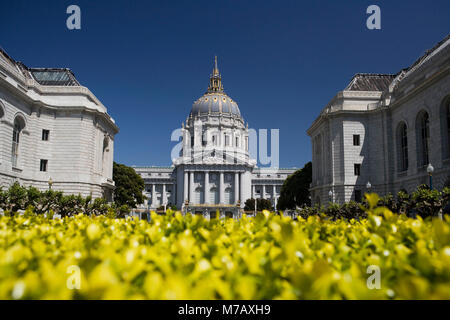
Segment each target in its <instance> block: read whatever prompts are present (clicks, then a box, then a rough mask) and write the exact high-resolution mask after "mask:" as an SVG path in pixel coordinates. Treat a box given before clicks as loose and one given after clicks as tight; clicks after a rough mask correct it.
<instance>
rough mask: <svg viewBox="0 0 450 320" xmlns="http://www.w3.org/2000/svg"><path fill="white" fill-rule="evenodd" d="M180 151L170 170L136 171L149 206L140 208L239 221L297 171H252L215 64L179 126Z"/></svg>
mask: <svg viewBox="0 0 450 320" xmlns="http://www.w3.org/2000/svg"><path fill="white" fill-rule="evenodd" d="M182 136H183V141H182V149H181V151H180V154H179V157H178V158H176V159H173V165H172V166H171V167H166V168H162V167H134V169H135V170H136V172H137V173H139V174H140V175H141V176H142V177H143V178H144V181H145V184H146V193H145V195H146V196H147V198H148V202H147V203H146V204H145V205H144V206H143V207H142V208H151V209H156V208H157V207H159V206H162V205H176V206H177V208H179V209H182V211H183V212H184V213H186V212H191V213H196V214H203V215H205V216H208V217H211V216H215V215H216V213H217V211H219V212H220V215H221V216H230V217H231V216H232V217H235V218H239V217H240V216H241V214H242V209H243V207H244V203H245V201H246V200H247V199H250V198H265V199H271V200H272V203H273V205H274V206H276V202H277V199H278V197H279V193H280V189H281V186H282V184H283V182H284V180H285V179H286V178H287V176H288V175H289V174H291V173H293V172H294V171H295V169H271V170H269V169H266V170H263V171H262V170H261V169H260V168H257V167H256V160H254V159H251V158H250V155H249V132H248V124H246V123H245V122H244V119H243V117H242V115H241V112H240V110H239V106H238V104H237V102H236V101H235V100H234V99H233V98H231V97H230V96H228V95H227V94H226V93H225V91H224V88H223V84H222V77H221V75H220V73H219V68H218V66H217V57H216V58H215V61H214V67H213V72H212V74H211V75H210V78H209V85H208V89H207V91H206V92H205V93H204V94H203V95H202V96H201V97H200V98H198V99H197V100H196V101H195V102H194V104H193V105H192V108H191V111H190V113H189V115H188V117H187V118H186V121H185V122H183V123H182Z"/></svg>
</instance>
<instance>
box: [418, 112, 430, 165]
mask: <svg viewBox="0 0 450 320" xmlns="http://www.w3.org/2000/svg"><path fill="white" fill-rule="evenodd" d="M416 135H417V165H418V167H423V166H426V165H427V164H428V163H429V162H430V158H429V150H430V119H429V116H428V113H427V112H426V111H422V112H420V113H419V115H418V116H417V120H416Z"/></svg>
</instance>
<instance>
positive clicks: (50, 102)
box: [0, 50, 118, 200]
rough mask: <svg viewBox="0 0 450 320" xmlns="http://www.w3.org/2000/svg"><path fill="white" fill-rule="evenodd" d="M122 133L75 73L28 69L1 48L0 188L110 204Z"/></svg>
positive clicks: (61, 70)
mask: <svg viewBox="0 0 450 320" xmlns="http://www.w3.org/2000/svg"><path fill="white" fill-rule="evenodd" d="M117 132H118V127H117V126H116V124H115V123H114V120H113V119H112V118H111V117H110V116H109V115H108V113H107V110H106V108H105V106H103V104H102V103H101V102H100V101H99V100H98V99H97V98H96V97H95V96H94V95H93V94H92V93H91V92H90V91H89V89H88V88H86V87H83V86H81V85H80V84H79V83H78V81H77V80H76V79H75V77H74V75H73V73H72V72H71V71H70V70H68V69H37V68H28V67H26V66H25V65H23V64H22V63H19V62H16V61H15V60H13V59H12V58H10V57H9V56H8V55H7V54H6V53H5V52H4V51H1V50H0V151H1V152H0V187H2V188H3V189H5V188H8V187H9V186H10V185H11V184H12V183H14V182H15V181H17V182H19V183H20V184H21V185H24V186H30V185H32V186H35V187H37V188H39V189H40V190H46V189H49V188H50V187H51V188H52V189H54V190H60V191H63V192H64V193H66V194H81V195H82V196H88V195H92V196H93V197H94V198H97V197H105V198H106V199H108V200H111V199H112V194H113V190H114V182H113V180H112V164H113V152H114V136H115V134H116V133H117ZM49 181H52V182H53V184H52V185H51V186H50V185H49Z"/></svg>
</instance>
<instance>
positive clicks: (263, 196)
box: [261, 184, 266, 199]
mask: <svg viewBox="0 0 450 320" xmlns="http://www.w3.org/2000/svg"><path fill="white" fill-rule="evenodd" d="M265 197H266V185H265V184H263V185H262V186H261V199H265Z"/></svg>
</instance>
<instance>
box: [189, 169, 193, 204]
mask: <svg viewBox="0 0 450 320" xmlns="http://www.w3.org/2000/svg"><path fill="white" fill-rule="evenodd" d="M189 203H194V171H191V173H190V179H189Z"/></svg>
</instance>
